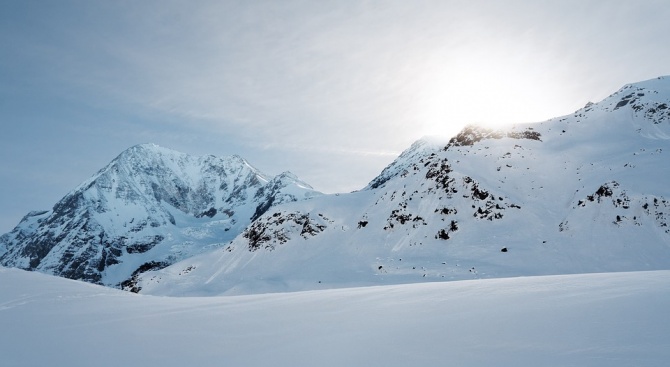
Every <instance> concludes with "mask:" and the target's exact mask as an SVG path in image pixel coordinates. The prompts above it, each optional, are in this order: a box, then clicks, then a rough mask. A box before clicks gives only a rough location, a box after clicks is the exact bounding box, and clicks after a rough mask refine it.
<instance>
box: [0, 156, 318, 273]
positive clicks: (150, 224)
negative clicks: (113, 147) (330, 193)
mask: <svg viewBox="0 0 670 367" xmlns="http://www.w3.org/2000/svg"><path fill="white" fill-rule="evenodd" d="M319 195H320V193H319V192H316V191H314V190H313V189H312V188H311V187H310V186H309V185H307V184H306V183H304V182H302V181H300V180H299V179H298V178H297V177H296V176H295V175H293V174H291V173H290V172H285V173H282V174H280V175H278V176H276V177H269V176H267V175H265V174H263V173H261V172H259V171H258V170H257V169H256V168H254V167H252V166H251V165H250V164H249V163H248V162H247V161H245V160H244V159H242V158H241V157H239V156H230V157H224V158H219V157H215V156H201V157H196V156H190V155H187V154H183V153H179V152H176V151H172V150H169V149H165V148H162V147H159V146H156V145H152V144H145V145H138V146H134V147H132V148H130V149H128V150H126V151H125V152H123V153H121V154H120V155H119V156H118V157H117V158H115V159H114V160H113V161H112V162H111V163H109V164H108V165H107V166H106V167H104V168H103V169H102V170H100V171H99V172H98V173H96V174H95V175H94V176H93V177H91V178H90V179H88V180H87V181H85V182H84V183H82V184H81V185H80V186H79V187H77V188H76V189H74V190H73V191H72V192H70V193H69V194H67V195H66V196H65V197H64V198H63V199H61V200H60V201H59V202H58V203H56V205H54V207H53V208H52V209H51V210H48V211H39V212H31V213H29V214H28V215H26V216H25V217H24V218H23V220H21V222H20V223H19V225H18V226H17V227H16V228H15V229H14V230H13V231H11V232H10V233H7V234H5V235H3V236H2V237H0V264H2V265H4V266H11V267H18V268H22V269H27V270H37V271H40V272H44V273H48V274H54V275H59V276H62V277H66V278H71V279H79V280H84V281H88V282H93V283H99V284H104V285H110V286H119V285H120V283H122V282H124V281H129V280H130V279H131V277H132V276H136V275H137V274H139V273H141V272H142V271H146V270H148V269H156V268H160V267H164V266H167V265H169V264H172V263H174V262H175V261H178V260H182V259H184V258H187V257H190V256H192V255H194V254H197V253H201V252H203V251H206V250H210V249H213V248H217V247H220V246H223V245H224V244H226V243H227V242H228V241H230V240H232V239H233V238H235V237H236V236H237V235H238V234H239V233H241V232H242V231H243V230H244V229H245V228H246V227H247V226H248V225H249V223H251V221H252V220H253V219H254V218H256V217H258V216H260V215H261V214H263V213H264V212H265V211H266V210H268V209H269V208H270V207H272V206H273V205H277V204H281V203H285V202H290V201H296V200H302V199H306V198H311V197H315V196H319Z"/></svg>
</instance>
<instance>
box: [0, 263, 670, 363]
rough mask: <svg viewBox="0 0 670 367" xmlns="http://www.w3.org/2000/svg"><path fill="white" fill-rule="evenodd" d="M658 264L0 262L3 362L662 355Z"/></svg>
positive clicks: (535, 359) (528, 359) (667, 339)
mask: <svg viewBox="0 0 670 367" xmlns="http://www.w3.org/2000/svg"><path fill="white" fill-rule="evenodd" d="M668 310H670V271H650V272H632V273H607V274H587V275H563V276H545V277H526V278H509V279H489V280H472V281H458V282H446V283H423V284H408V285H395V286H382V287H367V288H352V289H336V290H325V291H310V292H297V293H280V294H267V295H252V296H229V297H207V298H204V297H203V298H169V297H153V296H142V295H135V294H130V293H126V292H121V291H116V290H113V289H109V288H104V287H100V286H95V285H91V284H86V283H80V282H76V281H71V280H66V279H62V278H57V277H52V276H47V275H44V274H39V273H30V272H25V271H22V270H16V269H6V268H0V326H1V330H2V332H0V365H2V366H47V365H48V366H70V367H72V366H268V365H275V366H385V367H389V366H408V365H414V366H438V365H442V366H444V365H450V366H464V365H466V364H467V365H477V366H667V365H668V362H669V361H670V317H668Z"/></svg>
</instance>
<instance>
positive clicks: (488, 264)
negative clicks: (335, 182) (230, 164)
mask: <svg viewBox="0 0 670 367" xmlns="http://www.w3.org/2000/svg"><path fill="white" fill-rule="evenodd" d="M632 92H635V94H634V95H633V96H629V95H630V94H631V93H632ZM622 100H628V103H626V104H621V105H620V106H619V107H616V106H617V105H618V104H620V102H621V101H622ZM663 103H667V104H670V79H667V78H660V79H654V80H651V81H647V82H642V83H637V84H632V85H629V86H626V87H624V88H622V90H620V91H618V92H616V93H614V94H613V95H612V96H610V97H608V98H606V99H605V100H603V101H602V102H599V103H595V104H594V103H589V104H588V105H587V106H585V107H584V108H582V109H580V110H578V111H576V112H575V113H573V114H571V115H567V116H562V117H558V118H555V119H551V120H548V121H545V122H541V123H534V124H516V125H512V126H509V127H507V128H505V129H499V130H489V129H484V128H479V127H472V126H470V127H467V128H466V129H464V130H463V131H462V132H461V134H459V135H457V137H455V138H454V139H452V140H451V141H450V142H439V141H431V140H428V139H422V140H421V141H418V142H417V143H415V144H414V145H412V147H410V148H409V149H408V150H406V151H405V152H403V153H402V154H401V155H400V156H399V157H398V159H397V160H396V161H394V162H393V163H391V164H390V165H389V166H388V167H387V168H386V169H384V170H383V172H382V173H381V174H380V175H379V176H378V177H376V178H375V179H373V180H372V181H371V183H370V184H369V185H368V186H367V187H366V188H365V189H363V190H361V191H358V192H354V193H350V194H339V195H326V196H323V197H320V198H316V199H314V200H310V201H307V202H298V203H289V204H286V205H281V206H277V207H275V208H273V209H271V210H268V211H267V212H266V213H265V214H264V215H261V216H259V217H258V219H257V220H256V221H255V222H254V223H253V224H252V225H251V226H250V227H248V228H247V230H246V231H245V232H244V233H243V234H242V235H240V236H238V237H236V238H235V239H233V240H232V241H231V242H229V243H228V244H227V245H226V246H225V247H224V248H222V249H217V250H214V251H212V252H210V253H204V254H201V255H198V256H195V257H193V258H190V259H186V260H184V261H181V262H178V263H176V264H174V265H172V266H170V267H167V268H165V269H162V270H157V271H151V272H147V273H145V274H143V275H141V276H140V277H139V279H138V283H137V284H138V287H139V288H141V291H140V292H141V293H147V294H161V295H215V294H245V293H259V292H283V291H298V290H306V289H321V288H338V287H352V286H365V285H375V284H396V283H414V282H433V281H445V280H460V279H473V278H475V279H477V278H495V277H506V276H528V275H548V274H566V273H568V274H573V273H584V272H602V271H634V270H656V269H670V231H669V230H668V217H669V216H670V215H669V214H668V213H670V211H668V209H669V208H668V207H670V203H669V202H668V198H670V185H668V182H670V173H669V172H670V160H668V159H667V157H665V155H666V154H667V152H670V141H669V140H667V139H666V138H665V137H666V136H670V120H664V119H661V118H660V117H659V116H661V115H658V114H656V115H654V116H656V117H654V118H649V117H648V114H646V112H644V111H649V110H650V109H652V108H653V109H655V110H656V111H659V110H663V109H662V108H660V107H659V106H661V105H662V104H663ZM636 106H646V107H644V108H643V109H640V108H637V107H636ZM324 218H327V219H324ZM306 224H310V225H312V224H313V225H314V226H313V228H314V231H313V232H312V233H311V234H310V235H305V234H304V233H302V231H303V228H305V226H306ZM186 269H189V270H188V271H185V270H186Z"/></svg>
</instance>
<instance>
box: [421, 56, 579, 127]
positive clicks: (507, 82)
mask: <svg viewBox="0 0 670 367" xmlns="http://www.w3.org/2000/svg"><path fill="white" fill-rule="evenodd" d="M526 69H528V70H526ZM426 73H428V74H427V75H428V76H424V77H419V78H417V80H418V81H420V82H421V83H422V84H423V85H422V86H417V90H419V97H418V98H416V99H415V102H416V105H415V111H416V116H415V118H416V121H420V124H421V125H422V127H423V129H424V134H425V135H446V136H452V135H454V134H455V133H457V132H458V131H459V130H460V129H461V128H462V127H463V126H465V125H468V124H478V125H483V126H487V127H492V128H496V127H503V126H505V125H510V124H514V123H524V122H539V121H543V120H546V119H549V118H551V117H556V116H559V115H563V114H567V113H570V112H572V111H565V110H564V111H559V110H557V108H560V107H561V106H562V104H561V102H562V101H561V99H563V98H562V97H559V96H557V95H559V94H561V93H559V92H558V90H559V89H560V85H561V84H560V83H558V82H554V83H553V84H552V81H549V80H546V76H544V75H539V74H538V71H537V70H533V69H532V68H525V67H524V65H514V64H511V63H506V64H503V63H500V62H498V61H495V62H494V61H486V60H480V61H476V60H470V61H469V62H467V63H462V64H460V65H450V67H442V68H438V67H432V68H428V69H427V70H426Z"/></svg>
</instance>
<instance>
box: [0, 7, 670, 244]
mask: <svg viewBox="0 0 670 367" xmlns="http://www.w3.org/2000/svg"><path fill="white" fill-rule="evenodd" d="M668 19H670V3H668V1H667V0H658V1H630V0H626V1H618V0H606V1H588V0H579V1H571V0H561V1H559V0H556V1H542V0H529V1H513V0H506V1H476V0H468V1H448V0H441V1H420V0H412V1H405V0H403V1H343V0H338V1H168V0H156V1H148V0H141V1H137V0H128V1H119V0H115V1H93V0H82V1H67V0H59V1H47V0H44V1H31V0H16V1H15V0H3V1H2V2H0V123H1V124H2V125H1V133H0V162H1V164H2V166H1V168H2V169H1V170H0V180H1V182H2V190H0V233H4V232H7V231H9V230H11V228H12V227H13V226H14V225H16V224H17V223H18V221H19V220H20V219H21V217H22V216H23V215H24V214H26V213H27V212H28V211H30V210H38V209H49V208H51V207H52V206H53V204H55V203H56V201H57V200H58V199H60V198H61V197H62V196H64V195H65V194H66V193H67V192H68V191H70V190H71V189H72V188H74V187H75V186H76V185H78V184H79V183H80V182H81V181H83V180H85V179H86V178H88V177H90V176H91V175H92V174H94V173H95V172H96V171H97V170H98V169H100V168H102V167H103V166H104V165H105V164H107V163H108V162H109V161H110V160H112V159H113V158H114V157H115V156H116V155H118V154H119V153H121V152H122V151H123V150H125V149H126V148H128V147H130V146H132V145H135V144H139V143H145V142H153V143H156V144H159V145H162V146H165V147H168V148H172V149H175V150H179V151H182V152H186V153H192V154H198V155H199V154H214V155H229V154H239V155H241V156H243V157H245V158H246V159H247V160H249V161H250V163H251V164H253V165H255V166H256V167H257V168H259V169H260V170H261V171H264V172H266V173H268V174H278V173H281V172H282V171H286V170H290V171H292V172H293V173H295V174H297V175H298V176H299V177H300V178H302V179H303V180H305V181H307V182H308V183H310V184H312V186H314V187H315V188H316V189H318V190H321V191H324V192H329V193H330V192H346V191H351V190H355V189H359V188H361V187H363V186H365V185H366V184H367V182H368V181H370V180H371V179H372V178H374V177H375V176H376V175H377V174H378V173H379V172H380V171H381V170H382V169H383V168H384V167H385V166H386V165H387V164H389V163H390V162H391V161H392V160H393V159H394V158H395V157H396V156H397V155H398V154H399V153H400V152H401V151H402V150H404V149H406V148H407V147H409V145H410V144H411V143H412V142H414V141H415V140H417V139H419V138H421V137H422V136H425V135H447V136H449V135H452V134H454V133H456V132H457V131H458V130H459V129H460V128H461V127H462V126H463V125H465V124H467V123H488V124H495V123H511V122H531V121H541V120H546V119H548V118H551V117H555V116H559V115H564V114H568V113H571V112H573V111H574V110H576V109H578V108H580V107H582V106H583V105H584V104H586V102H588V101H594V102H595V101H598V100H600V99H602V98H604V97H606V96H607V95H609V94H611V93H612V92H614V91H616V90H617V89H619V88H620V87H621V86H623V85H624V84H626V83H629V82H635V81H639V80H644V79H651V78H654V77H656V76H659V75H666V74H670V64H669V62H670V47H669V46H670V43H669V41H668V35H670V21H668Z"/></svg>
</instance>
